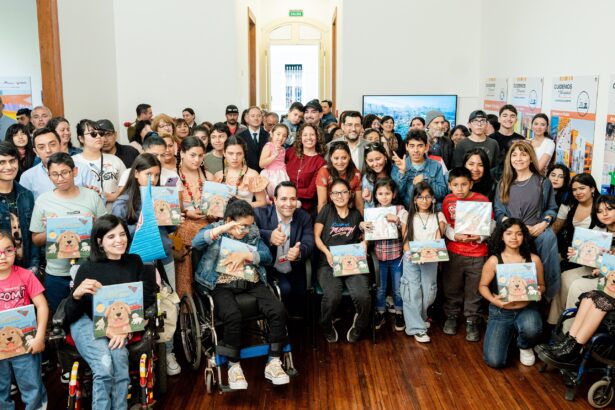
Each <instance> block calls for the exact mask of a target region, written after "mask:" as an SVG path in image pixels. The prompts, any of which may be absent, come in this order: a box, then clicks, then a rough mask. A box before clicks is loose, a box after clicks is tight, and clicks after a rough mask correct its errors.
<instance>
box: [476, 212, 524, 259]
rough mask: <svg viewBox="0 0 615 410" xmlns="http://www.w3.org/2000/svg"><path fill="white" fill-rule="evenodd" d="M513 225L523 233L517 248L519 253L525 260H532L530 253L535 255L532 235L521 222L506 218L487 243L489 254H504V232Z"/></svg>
mask: <svg viewBox="0 0 615 410" xmlns="http://www.w3.org/2000/svg"><path fill="white" fill-rule="evenodd" d="M513 225H517V226H518V227H519V228H521V232H522V233H523V243H522V244H521V246H520V247H519V253H520V254H521V256H523V258H524V259H525V260H527V261H530V260H532V253H535V247H534V241H533V239H532V235H530V231H529V230H528V229H527V226H525V224H524V223H523V221H521V220H520V219H517V218H508V219H506V220H505V221H504V222H502V223H501V224H499V225H498V226H497V227H496V228H495V231H493V233H492V234H491V237H490V238H489V241H488V242H487V246H488V247H489V254H490V255H499V254H501V253H502V252H504V249H506V245H505V244H504V232H506V230H507V229H508V228H510V227H511V226H513Z"/></svg>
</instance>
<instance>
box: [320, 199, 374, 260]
mask: <svg viewBox="0 0 615 410" xmlns="http://www.w3.org/2000/svg"><path fill="white" fill-rule="evenodd" d="M362 221H363V218H362V217H361V213H360V212H359V211H357V210H356V209H354V208H351V209H349V212H348V215H347V216H346V217H345V218H341V217H340V216H339V215H338V213H337V209H336V208H335V205H333V204H326V205H325V206H324V208H322V210H321V211H320V213H319V214H318V216H317V217H316V223H320V224H323V225H324V227H323V229H322V234H321V235H320V239H322V241H323V242H324V244H325V245H327V246H328V247H331V246H338V245H349V244H352V243H359V242H361V231H360V230H359V224H360V223H361V222H362ZM326 264H327V258H325V257H324V255H322V254H320V257H319V266H324V265H326Z"/></svg>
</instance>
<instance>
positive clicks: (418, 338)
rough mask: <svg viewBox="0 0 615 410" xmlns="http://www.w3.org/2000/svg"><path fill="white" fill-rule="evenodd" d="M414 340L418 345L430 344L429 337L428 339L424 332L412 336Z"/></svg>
mask: <svg viewBox="0 0 615 410" xmlns="http://www.w3.org/2000/svg"><path fill="white" fill-rule="evenodd" d="M414 340H416V341H417V342H419V343H429V342H431V337H429V335H428V334H427V333H425V332H423V333H417V334H415V335H414Z"/></svg>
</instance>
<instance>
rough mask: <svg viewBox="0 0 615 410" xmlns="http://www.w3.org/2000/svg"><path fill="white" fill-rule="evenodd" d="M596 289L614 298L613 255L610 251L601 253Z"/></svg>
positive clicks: (614, 269)
mask: <svg viewBox="0 0 615 410" xmlns="http://www.w3.org/2000/svg"><path fill="white" fill-rule="evenodd" d="M597 289H598V290H601V291H603V292H604V293H606V294H607V295H609V296H610V297H612V298H615V255H611V254H610V253H605V254H604V255H602V262H601V263H600V277H599V278H598V286H597Z"/></svg>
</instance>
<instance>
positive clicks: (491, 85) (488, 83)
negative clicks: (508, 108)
mask: <svg viewBox="0 0 615 410" xmlns="http://www.w3.org/2000/svg"><path fill="white" fill-rule="evenodd" d="M483 95H484V97H483V109H484V110H485V112H487V114H495V115H498V112H499V111H500V108H502V106H504V105H506V98H507V95H508V79H507V78H495V77H489V78H487V79H486V80H485V88H484V90H483Z"/></svg>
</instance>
